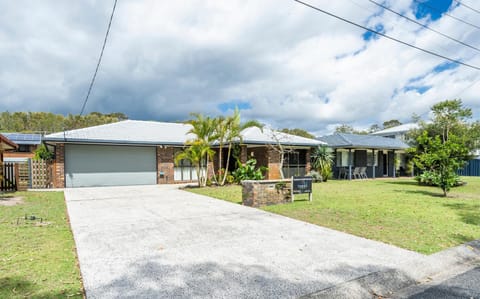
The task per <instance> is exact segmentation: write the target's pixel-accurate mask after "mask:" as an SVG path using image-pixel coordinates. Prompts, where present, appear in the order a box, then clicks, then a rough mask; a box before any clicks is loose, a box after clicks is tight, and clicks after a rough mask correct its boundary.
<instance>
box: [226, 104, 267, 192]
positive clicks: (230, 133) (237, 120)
mask: <svg viewBox="0 0 480 299" xmlns="http://www.w3.org/2000/svg"><path fill="white" fill-rule="evenodd" d="M217 124H218V131H217V137H218V142H219V156H220V157H221V156H222V155H223V153H222V148H223V146H224V145H228V151H227V160H226V162H225V163H226V165H225V171H224V172H223V174H222V177H221V178H220V180H219V183H220V185H224V184H225V181H226V178H227V175H228V173H227V172H228V168H229V165H230V157H231V155H232V148H233V145H234V144H235V143H242V141H243V139H242V134H241V133H242V131H243V130H245V129H247V128H251V127H257V128H260V129H262V128H263V125H262V124H261V123H259V122H258V121H256V120H250V121H247V122H244V123H242V122H241V117H240V110H238V109H235V111H234V112H233V115H231V116H228V117H226V118H223V117H220V118H219V120H218V123H217ZM219 165H220V167H221V165H222V164H221V160H220V162H219Z"/></svg>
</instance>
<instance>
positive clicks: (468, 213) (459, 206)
mask: <svg viewBox="0 0 480 299" xmlns="http://www.w3.org/2000/svg"><path fill="white" fill-rule="evenodd" d="M443 206H445V207H447V208H451V209H453V210H456V211H457V214H458V215H459V216H460V217H461V219H462V221H463V222H465V223H466V224H472V225H480V204H475V205H471V204H465V203H445V204H444V205H443Z"/></svg>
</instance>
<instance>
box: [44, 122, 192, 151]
mask: <svg viewBox="0 0 480 299" xmlns="http://www.w3.org/2000/svg"><path fill="white" fill-rule="evenodd" d="M190 128H191V126H190V125H188V124H181V123H167V122H157V121H139V120H124V121H120V122H116V123H111V124H106V125H100V126H94V127H88V128H83V129H77V130H71V131H65V132H58V133H53V134H50V135H46V136H44V141H47V142H48V141H51V142H74V143H115V144H144V145H148V144H152V145H154V144H155V145H156V144H166V145H169V144H172V145H183V144H184V143H185V142H186V141H187V140H188V139H190V138H193V135H191V134H188V131H189V130H190Z"/></svg>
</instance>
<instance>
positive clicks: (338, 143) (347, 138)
mask: <svg viewBox="0 0 480 299" xmlns="http://www.w3.org/2000/svg"><path fill="white" fill-rule="evenodd" d="M319 139H320V140H322V141H324V142H326V143H327V144H328V145H329V146H330V147H333V148H365V149H407V148H409V146H408V145H407V144H406V143H405V142H403V141H401V140H398V139H394V138H387V137H381V136H372V135H357V134H345V133H335V134H333V135H328V136H323V137H320V138H319Z"/></svg>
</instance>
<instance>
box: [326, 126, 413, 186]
mask: <svg viewBox="0 0 480 299" xmlns="http://www.w3.org/2000/svg"><path fill="white" fill-rule="evenodd" d="M320 140H322V141H325V142H327V144H328V145H329V146H330V147H332V148H333V149H334V155H335V160H334V161H335V164H334V167H333V175H334V177H335V178H337V179H348V180H352V179H359V178H378V177H397V176H400V175H405V174H406V164H407V161H406V155H405V149H407V148H408V147H409V146H408V145H407V144H405V143H404V142H403V141H400V140H397V139H392V138H387V137H380V136H371V135H357V134H344V133H336V134H333V135H329V136H324V137H321V138H320Z"/></svg>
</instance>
